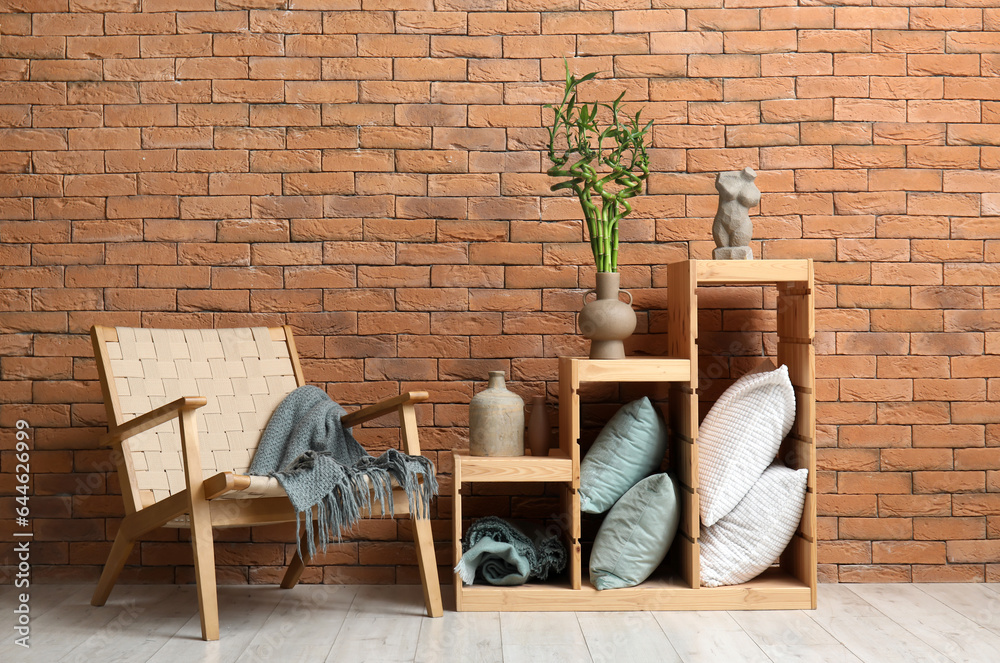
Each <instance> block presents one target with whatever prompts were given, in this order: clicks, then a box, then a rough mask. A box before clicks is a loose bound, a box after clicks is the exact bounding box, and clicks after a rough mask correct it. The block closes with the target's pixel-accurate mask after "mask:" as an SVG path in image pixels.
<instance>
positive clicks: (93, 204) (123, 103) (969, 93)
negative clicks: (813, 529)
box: [0, 0, 1000, 582]
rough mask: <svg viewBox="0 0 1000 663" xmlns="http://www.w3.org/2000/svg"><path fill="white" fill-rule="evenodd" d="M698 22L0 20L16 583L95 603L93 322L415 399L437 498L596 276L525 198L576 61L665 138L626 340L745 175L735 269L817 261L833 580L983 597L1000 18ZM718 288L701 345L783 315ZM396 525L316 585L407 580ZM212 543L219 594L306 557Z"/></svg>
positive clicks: (1, 370) (112, 491)
mask: <svg viewBox="0 0 1000 663" xmlns="http://www.w3.org/2000/svg"><path fill="white" fill-rule="evenodd" d="M723 4H724V3H723V0H143V1H142V2H141V3H140V0H7V2H5V3H4V7H7V8H8V10H10V9H11V8H12V9H13V10H14V11H9V13H0V79H2V80H0V171H2V173H0V218H2V219H3V220H2V221H0V240H2V245H0V264H2V267H0V330H2V331H3V336H2V339H0V354H2V355H3V357H2V359H0V402H2V405H0V423H2V425H3V426H5V427H8V428H5V429H4V432H3V437H2V439H3V445H4V448H6V449H9V448H11V444H12V439H13V435H12V431H11V429H10V428H9V427H10V426H12V425H13V424H14V422H15V421H16V420H17V419H25V420H27V421H29V422H30V423H31V424H32V426H34V430H33V435H34V441H35V450H34V452H33V457H32V470H33V473H34V474H33V482H34V491H35V493H34V496H33V497H32V501H31V505H32V513H33V516H34V517H35V521H34V528H35V532H36V535H35V543H34V546H35V547H34V548H33V557H32V561H33V563H34V565H35V572H36V576H37V577H38V578H46V579H67V578H73V579H77V578H80V579H83V578H86V579H93V578H95V577H96V574H97V573H98V569H99V566H98V565H99V564H101V563H102V562H103V560H104V558H105V555H106V554H107V552H108V548H109V544H108V543H107V539H108V535H110V534H113V532H114V531H115V529H116V526H117V523H118V518H119V517H120V515H121V503H120V500H119V497H118V495H117V492H118V487H117V481H116V479H115V477H114V476H113V474H105V473H104V472H103V471H101V470H102V468H104V467H105V463H106V461H107V457H108V456H107V454H106V453H105V452H104V451H99V450H95V448H94V442H95V440H96V438H97V437H98V436H99V435H100V434H101V432H102V431H103V428H102V427H103V425H104V423H105V418H104V411H103V407H102V405H101V403H100V395H99V390H98V387H97V383H96V382H95V379H96V375H95V370H94V363H93V360H92V357H91V349H90V345H89V342H88V339H87V337H86V335H85V334H86V331H87V330H88V328H89V327H90V325H92V324H94V323H102V324H121V325H176V326H210V325H219V326H225V325H243V324H283V323H287V324H290V325H292V326H293V327H294V328H295V329H296V331H297V333H298V335H299V347H300V349H301V352H302V355H303V357H304V360H303V364H304V368H305V372H306V374H307V377H308V378H309V379H310V380H313V381H316V382H318V383H321V384H323V383H325V384H327V385H328V386H329V389H330V392H331V393H332V394H334V395H335V397H336V398H338V399H339V400H341V401H342V402H344V403H345V404H357V403H365V402H371V401H372V400H373V399H376V398H378V397H382V396H388V395H391V394H395V393H397V392H398V391H399V390H406V389H428V390H430V391H431V392H432V393H433V404H432V405H428V406H425V407H424V408H423V409H422V411H421V414H420V416H421V422H422V424H423V425H425V426H426V428H425V429H424V431H423V436H422V440H423V444H424V448H425V449H427V450H428V453H429V454H430V456H431V457H432V458H433V459H434V460H435V461H436V462H437V465H438V467H439V469H440V470H441V472H442V474H443V481H442V484H443V486H444V488H445V490H446V491H447V490H449V489H450V484H449V478H448V476H447V474H448V472H449V470H450V461H449V456H448V454H447V450H448V449H451V448H453V447H460V446H462V445H463V444H465V441H464V436H463V434H464V428H463V426H464V425H465V423H466V404H467V402H468V400H469V398H470V397H471V395H472V393H473V386H474V384H475V382H474V381H476V380H482V378H483V377H484V376H485V374H486V371H487V370H488V369H492V368H502V369H505V370H507V371H508V373H509V374H510V375H511V377H512V383H513V384H514V385H515V387H516V388H517V389H518V390H519V391H520V392H521V393H523V394H525V395H527V394H531V393H535V392H540V391H541V390H542V389H543V388H547V389H548V391H549V393H550V394H553V393H554V386H555V383H554V380H555V378H556V359H555V358H556V357H557V356H559V355H563V354H571V353H574V354H579V353H582V352H583V350H584V344H583V343H582V342H581V339H580V338H579V337H578V336H577V335H576V334H575V330H574V311H576V310H578V309H579V307H580V304H581V299H582V289H585V288H588V287H590V286H591V285H592V279H593V268H592V267H591V265H592V259H591V257H590V255H589V251H588V247H587V245H586V244H584V243H583V242H582V241H581V240H582V238H583V235H582V230H581V224H580V222H579V220H578V216H579V212H578V208H577V204H576V203H575V202H574V201H573V200H571V199H566V198H560V197H552V196H551V195H550V194H549V191H548V186H549V185H550V183H551V182H550V180H549V179H548V178H547V176H545V175H544V174H541V173H542V171H543V170H544V169H545V167H546V164H545V161H544V159H543V158H542V154H541V151H540V148H541V146H542V145H543V143H544V137H545V134H544V131H543V129H542V125H543V123H544V121H545V119H546V117H547V115H546V113H545V111H543V109H542V107H541V105H542V104H543V103H546V102H553V101H556V100H557V99H558V97H559V94H560V90H561V83H560V78H561V76H562V67H563V65H562V58H563V57H564V56H568V57H570V58H575V59H573V60H571V61H572V65H573V67H574V68H575V69H577V70H580V71H586V70H595V69H600V70H603V71H604V72H606V74H605V75H606V76H610V75H613V76H614V78H615V80H609V81H603V80H602V81H595V82H594V83H593V84H592V85H590V86H589V90H590V93H591V94H593V95H595V96H597V97H599V98H601V99H605V100H609V99H611V98H613V97H614V96H615V95H617V94H618V93H619V92H620V91H622V90H624V91H625V92H626V99H628V100H629V101H635V102H638V104H637V105H643V106H644V107H645V109H646V110H645V116H646V117H649V118H653V119H655V128H654V129H653V132H652V141H653V146H654V149H653V150H652V152H651V155H652V164H653V171H654V173H653V174H652V175H651V177H650V180H649V195H646V196H644V197H643V198H641V199H640V200H638V201H637V202H636V204H635V208H636V209H635V213H634V214H633V215H632V216H631V217H629V219H628V220H627V221H626V222H625V224H624V226H623V235H624V238H625V241H624V245H623V247H622V254H621V260H622V264H623V267H622V272H623V280H624V284H625V286H626V287H628V288H630V289H631V290H632V292H633V293H634V294H635V297H636V307H637V309H639V311H640V312H639V319H640V324H639V330H638V332H637V336H636V338H634V339H633V341H632V342H631V345H632V347H631V349H632V351H645V352H657V351H658V350H660V349H661V348H662V347H663V338H662V334H663V332H664V330H665V327H666V325H665V320H664V312H663V309H664V308H665V301H666V297H667V292H666V290H665V285H666V283H665V278H666V270H665V268H664V265H665V264H666V263H668V262H671V261H674V260H678V259H682V258H686V257H688V256H694V257H706V256H708V255H710V249H711V247H712V244H711V241H710V224H711V217H712V215H713V214H714V210H715V204H716V196H715V194H714V189H713V184H712V178H713V174H712V173H713V171H717V170H720V169H732V168H740V167H743V166H746V165H750V166H753V167H754V168H756V169H758V171H759V173H760V175H759V177H758V180H757V181H758V184H759V186H760V188H761V190H762V191H763V192H764V195H763V199H762V201H761V204H760V207H759V209H758V210H756V211H757V212H759V216H758V217H756V220H755V231H756V236H757V237H758V238H761V241H759V242H755V244H754V250H755V253H756V254H757V256H758V257H761V256H763V257H765V258H777V257H811V258H814V259H815V260H816V274H817V279H818V282H819V285H818V287H817V295H818V296H817V306H818V309H819V310H817V312H816V318H817V328H818V335H817V336H818V351H819V356H818V357H817V370H818V375H819V379H818V381H817V391H818V393H817V400H818V401H819V404H818V408H817V409H818V419H819V433H820V435H819V444H820V445H821V446H822V448H821V449H820V452H819V462H818V465H819V467H820V468H821V476H820V477H819V484H820V486H821V489H822V492H823V495H822V497H821V498H820V500H819V512H820V514H821V518H820V536H821V538H822V539H823V541H822V542H821V543H820V548H819V551H820V552H819V554H820V562H821V574H822V576H823V578H824V579H826V580H836V579H838V578H839V579H840V580H845V581H859V580H860V581H865V580H904V581H905V580H915V581H923V580H941V579H949V580H992V581H994V582H995V581H1000V564H998V562H1000V409H998V403H997V401H998V400H1000V378H998V377H997V376H1000V356H998V355H1000V312H998V309H1000V270H998V269H997V264H996V263H1000V239H998V237H1000V232H998V230H1000V217H998V216H997V215H998V214H1000V174H998V172H997V170H996V169H997V168H1000V34H998V32H997V30H998V28H1000V9H998V8H996V7H995V6H986V5H993V4H995V3H993V2H990V1H989V0H954V1H953V0H947V3H946V4H947V5H948V6H946V7H930V6H918V5H921V4H922V3H921V1H920V0H912V2H911V3H910V4H911V5H912V6H879V7H867V6H859V7H837V8H833V7H827V6H823V4H822V2H814V3H813V2H810V3H804V4H809V5H810V6H802V7H798V6H768V5H785V4H788V2H786V1H785V0H759V1H755V0H735V1H733V2H727V3H725V4H726V6H725V7H723ZM897 4H903V3H897ZM926 4H941V3H940V2H937V1H935V0H931V1H929V2H927V3H926ZM140 8H141V11H140ZM286 9H289V10H291V11H284V10H286ZM25 11H32V12H37V13H24V12H25ZM67 11H68V12H69V13H67ZM705 299H706V306H709V307H710V309H711V307H713V306H716V307H718V308H720V309H723V310H722V311H719V310H706V311H705V313H704V315H703V321H702V325H703V329H704V330H705V332H706V333H705V334H704V336H705V339H706V340H709V341H710V342H715V345H716V346H718V347H728V346H729V345H730V343H731V342H732V341H734V340H735V341H736V346H735V347H736V348H737V354H745V355H755V354H759V349H760V347H761V345H762V344H764V345H769V344H770V343H771V341H772V339H771V338H770V337H769V336H767V335H764V334H761V333H760V331H755V330H759V329H761V328H762V327H761V325H762V324H763V323H768V322H770V321H771V320H773V312H772V311H768V312H754V310H755V307H757V306H760V305H761V304H763V305H765V306H773V298H772V297H771V295H770V294H768V293H762V292H761V291H760V290H749V291H732V290H727V291H722V292H721V293H716V294H713V295H711V296H707V297H706V298H705ZM713 302H714V304H713ZM730 309H733V310H730ZM739 309H746V310H739ZM711 339H715V340H714V341H711ZM731 363H732V364H733V366H735V367H736V368H737V369H739V368H741V367H742V366H744V365H745V364H747V363H748V359H747V358H746V357H743V358H740V357H737V358H735V359H734V360H733V361H732V362H731ZM728 364H729V362H727V363H726V365H725V366H724V367H723V371H721V373H722V374H723V375H726V374H727V373H728V369H729V366H728ZM706 366H707V365H706ZM708 368H710V367H708ZM480 384H481V383H480ZM717 384H718V385H720V386H721V385H724V384H725V381H724V380H720V381H718V383H717ZM626 395H627V394H603V395H600V396H601V397H603V398H604V399H606V400H607V399H611V400H614V399H615V397H618V398H621V397H624V396H626ZM364 433H365V435H364V436H363V437H364V439H365V441H366V442H367V443H368V444H370V445H371V446H372V448H373V449H376V448H379V447H384V446H387V445H389V444H394V443H395V442H396V439H397V433H396V431H395V430H394V429H391V428H381V429H380V428H372V429H368V430H366V431H364ZM0 463H2V474H0V494H2V495H8V496H9V495H11V494H12V493H13V490H14V478H13V474H12V472H13V470H14V460H13V457H12V455H11V453H10V452H5V453H3V454H2V456H0ZM479 502H480V506H481V507H482V508H483V509H484V510H495V511H498V512H499V513H501V514H505V513H508V512H509V510H513V511H514V512H518V510H519V509H521V508H528V507H531V505H532V504H536V503H537V502H538V500H537V499H536V498H533V497H530V496H529V497H527V498H524V499H523V500H520V501H518V500H515V502H514V504H513V505H511V504H510V503H509V500H508V498H506V497H503V496H498V495H483V496H482V497H481V499H480V501H479ZM12 503H13V500H10V499H6V498H5V499H4V500H3V502H2V504H3V506H2V509H0V515H2V516H3V525H2V526H0V540H2V541H4V543H0V550H3V551H4V553H5V558H6V557H7V554H9V551H10V548H11V546H12V544H11V543H10V541H11V536H10V533H11V524H10V523H11V516H12V506H11V505H12ZM449 508H450V504H449V500H448V499H447V498H443V499H441V500H440V502H439V512H440V513H441V514H442V515H443V516H448V515H449V514H450V511H449ZM436 526H437V529H436V531H437V535H438V537H439V540H440V542H441V545H440V547H439V554H440V560H441V562H442V564H443V566H445V567H446V566H447V565H448V563H449V561H450V558H449V553H448V546H447V541H448V537H449V530H448V528H447V523H446V522H444V521H441V522H438V523H437V524H436ZM408 537H409V532H408V529H407V523H406V522H403V521H401V522H399V523H396V522H394V521H391V520H390V521H381V522H378V521H376V522H368V523H365V524H364V525H363V527H362V530H361V535H360V536H359V537H358V538H356V539H351V540H350V541H349V542H346V543H344V544H342V545H340V546H337V547H336V548H335V549H333V550H332V551H331V553H330V554H329V555H328V557H327V559H326V561H327V562H328V563H329V565H328V566H325V567H313V568H312V569H310V571H309V572H308V575H307V580H308V581H312V582H316V581H320V580H325V581H327V582H339V581H345V580H346V581H365V582H369V581H370V582H396V581H398V582H412V581H414V578H415V570H414V566H413V563H414V558H413V553H412V550H411V548H410V544H409V543H408V542H407V541H408ZM150 539H151V540H150V541H149V542H146V543H143V544H142V546H141V549H139V550H138V551H137V552H136V553H135V555H134V557H133V559H132V561H133V562H134V563H138V562H139V561H140V560H141V562H142V566H141V568H140V567H137V566H132V567H129V569H128V570H127V572H126V575H127V577H128V579H131V580H134V579H137V578H141V579H148V580H154V581H165V582H169V581H174V580H189V579H190V577H191V571H190V566H189V563H190V553H189V551H188V547H187V544H186V542H185V540H184V539H183V538H178V537H177V535H176V533H175V532H173V531H164V532H161V533H158V534H156V535H155V536H152V537H150ZM220 539H221V541H222V543H220V544H219V546H218V560H219V564H220V577H221V578H223V579H224V580H225V581H230V582H246V581H250V582H256V581H268V580H273V579H274V578H275V577H276V573H277V572H278V569H279V567H280V565H281V564H282V563H283V562H284V561H285V560H286V559H287V558H288V557H289V556H290V554H291V553H292V550H293V546H292V545H291V544H289V543H288V542H290V541H291V540H292V539H291V538H290V531H289V529H288V528H287V527H286V528H266V529H263V530H258V531H256V532H255V533H254V534H252V535H251V534H250V533H249V532H248V531H245V530H236V531H226V532H223V533H222V534H220ZM446 577H447V576H446Z"/></svg>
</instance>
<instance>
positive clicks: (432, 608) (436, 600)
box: [412, 517, 444, 617]
mask: <svg viewBox="0 0 1000 663" xmlns="http://www.w3.org/2000/svg"><path fill="white" fill-rule="evenodd" d="M412 522H413V541H414V543H416V547H417V564H418V565H419V566H420V582H421V584H422V585H423V587H424V603H425V604H426V605H427V616H428V617H440V616H441V615H442V614H443V612H444V610H443V608H442V606H441V582H440V580H438V568H437V556H436V555H435V554H434V535H433V534H432V533H431V521H430V520H428V519H427V518H415V517H414V518H412Z"/></svg>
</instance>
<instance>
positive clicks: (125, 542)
mask: <svg viewBox="0 0 1000 663" xmlns="http://www.w3.org/2000/svg"><path fill="white" fill-rule="evenodd" d="M133 546H135V539H129V538H127V537H126V536H125V533H124V530H123V529H119V530H118V534H117V535H116V536H115V542H114V543H113V544H112V545H111V552H110V553H109V554H108V561H107V562H105V564H104V571H102V572H101V579H100V580H98V581H97V589H95V590H94V595H93V596H92V597H91V599H90V605H96V606H101V605H104V604H105V603H107V600H108V596H110V595H111V589H112V588H113V587H114V586H115V581H116V580H118V574H120V573H121V572H122V568H123V567H124V566H125V560H127V559H128V556H129V555H130V554H132V547H133Z"/></svg>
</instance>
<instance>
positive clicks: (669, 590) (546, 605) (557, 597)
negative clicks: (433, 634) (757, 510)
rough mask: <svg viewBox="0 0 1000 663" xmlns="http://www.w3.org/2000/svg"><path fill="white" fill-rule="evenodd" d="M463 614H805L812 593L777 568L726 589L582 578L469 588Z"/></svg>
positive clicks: (668, 581)
mask: <svg viewBox="0 0 1000 663" xmlns="http://www.w3.org/2000/svg"><path fill="white" fill-rule="evenodd" d="M462 593H463V597H462V599H463V600H462V610H466V611H475V612H496V611H501V612H503V611H539V612H559V611H568V610H572V611H603V610H621V611H625V610H808V609H810V608H811V607H812V590H811V588H810V587H809V585H807V584H806V583H804V582H802V581H801V580H799V579H798V578H796V577H795V576H793V575H791V574H789V573H786V572H785V571H783V570H781V569H780V568H777V567H772V568H770V569H768V570H767V571H765V572H764V573H763V574H761V575H760V576H758V577H757V578H754V579H753V580H751V581H750V582H746V583H743V584H740V585H731V586H728V587H699V588H691V587H688V586H687V584H686V583H685V582H683V581H682V580H681V579H680V578H677V577H674V576H671V577H668V578H655V579H650V580H647V581H646V582H644V583H642V584H640V585H638V586H636V587H627V588H623V589H605V590H603V591H598V590H597V589H595V588H594V586H593V585H591V584H590V581H589V580H587V579H584V581H583V585H582V586H581V587H580V589H571V588H570V586H569V582H568V581H566V582H561V583H534V584H527V585H521V586H518V587H493V586H490V585H472V586H466V587H465V588H464V589H463V592H462Z"/></svg>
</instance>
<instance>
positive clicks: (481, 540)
mask: <svg viewBox="0 0 1000 663" xmlns="http://www.w3.org/2000/svg"><path fill="white" fill-rule="evenodd" d="M565 568H566V546H564V545H563V543H562V541H561V540H560V539H559V535H558V534H557V533H554V532H550V531H547V530H546V529H545V528H543V527H541V526H538V525H533V524H531V523H528V522H520V521H519V522H517V523H512V522H510V521H507V520H503V519H501V518H497V517H496V516H486V517H485V518H480V519H479V520H477V521H476V522H474V523H472V525H470V526H469V529H468V531H467V532H466V533H465V537H464V538H463V539H462V559H460V560H459V561H458V564H456V565H455V572H456V573H458V574H459V576H461V578H462V581H463V582H465V583H467V584H469V585H471V584H473V582H474V581H475V579H476V578H482V579H483V580H485V581H486V582H488V583H489V584H491V585H523V584H524V583H526V582H527V581H528V580H529V579H534V580H545V579H547V578H548V577H549V575H550V574H552V575H554V574H557V573H561V572H562V570H563V569H565Z"/></svg>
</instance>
